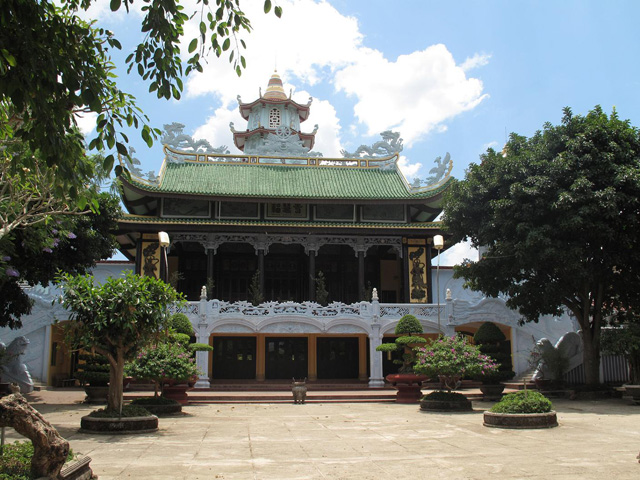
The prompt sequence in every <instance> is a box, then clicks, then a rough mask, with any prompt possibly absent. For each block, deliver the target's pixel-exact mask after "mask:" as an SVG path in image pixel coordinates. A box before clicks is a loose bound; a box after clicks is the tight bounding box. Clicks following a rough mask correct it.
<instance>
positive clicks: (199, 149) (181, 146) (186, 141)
mask: <svg viewBox="0 0 640 480" xmlns="http://www.w3.org/2000/svg"><path fill="white" fill-rule="evenodd" d="M163 127H164V134H163V135H162V138H161V139H160V141H161V142H162V144H163V145H169V146H170V147H173V148H174V149H175V150H181V151H184V152H195V153H225V154H228V153H230V152H229V149H228V147H227V146H226V145H221V146H219V147H217V148H214V147H213V146H212V145H211V144H210V143H209V141H208V140H205V139H204V138H201V139H199V140H196V139H195V138H194V137H192V136H190V135H187V134H185V133H183V130H184V124H182V123H178V122H173V123H170V124H165V125H163Z"/></svg>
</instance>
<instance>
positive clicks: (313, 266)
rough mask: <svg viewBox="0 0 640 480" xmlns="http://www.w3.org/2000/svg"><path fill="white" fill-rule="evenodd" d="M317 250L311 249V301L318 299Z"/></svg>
mask: <svg viewBox="0 0 640 480" xmlns="http://www.w3.org/2000/svg"><path fill="white" fill-rule="evenodd" d="M316 253H317V251H316V250H309V301H310V302H315V300H316Z"/></svg>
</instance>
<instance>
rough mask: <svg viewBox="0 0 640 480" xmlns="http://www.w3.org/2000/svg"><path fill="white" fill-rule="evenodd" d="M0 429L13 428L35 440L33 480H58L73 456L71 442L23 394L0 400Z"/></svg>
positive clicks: (32, 460)
mask: <svg viewBox="0 0 640 480" xmlns="http://www.w3.org/2000/svg"><path fill="white" fill-rule="evenodd" d="M0 426H2V427H13V428H14V429H15V430H16V432H18V433H19V434H21V435H24V436H25V437H27V438H28V439H29V440H31V443H32V444H33V458H32V459H31V475H33V478H40V477H44V478H49V479H56V478H58V474H59V473H60V469H62V466H63V465H64V462H66V460H67V455H69V442H67V441H66V440H65V439H64V438H62V437H61V436H60V434H59V433H58V431H57V430H56V429H55V428H54V427H53V426H52V425H51V424H50V423H49V422H47V421H46V420H45V419H44V417H43V416H42V415H40V413H39V412H38V411H37V410H35V409H34V408H33V407H32V406H31V405H29V403H27V400H26V399H25V398H24V397H23V396H22V395H20V394H19V393H15V394H13V395H9V396H6V397H4V398H2V399H1V400H0Z"/></svg>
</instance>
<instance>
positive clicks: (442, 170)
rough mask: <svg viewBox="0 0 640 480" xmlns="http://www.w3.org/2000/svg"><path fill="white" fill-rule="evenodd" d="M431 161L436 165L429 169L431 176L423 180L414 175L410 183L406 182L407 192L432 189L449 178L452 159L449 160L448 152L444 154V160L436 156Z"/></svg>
mask: <svg viewBox="0 0 640 480" xmlns="http://www.w3.org/2000/svg"><path fill="white" fill-rule="evenodd" d="M433 163H435V164H436V166H435V167H433V168H432V169H431V170H429V173H431V174H432V175H431V176H429V177H427V178H425V179H424V180H420V179H419V178H417V177H416V178H415V179H414V180H413V183H412V184H411V185H409V184H407V187H408V190H409V193H420V192H424V191H427V190H433V189H435V188H438V187H440V186H441V185H442V184H444V183H445V182H446V181H447V180H449V177H451V171H452V170H453V160H451V155H450V154H449V152H447V153H446V154H445V156H444V160H442V157H436V159H435V160H434V161H433Z"/></svg>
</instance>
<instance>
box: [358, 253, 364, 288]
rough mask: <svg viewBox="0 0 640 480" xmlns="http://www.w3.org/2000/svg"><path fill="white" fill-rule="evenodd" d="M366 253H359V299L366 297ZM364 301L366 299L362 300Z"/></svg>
mask: <svg viewBox="0 0 640 480" xmlns="http://www.w3.org/2000/svg"><path fill="white" fill-rule="evenodd" d="M363 293H364V251H362V250H359V251H358V297H364V295H363ZM360 300H364V298H360Z"/></svg>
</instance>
